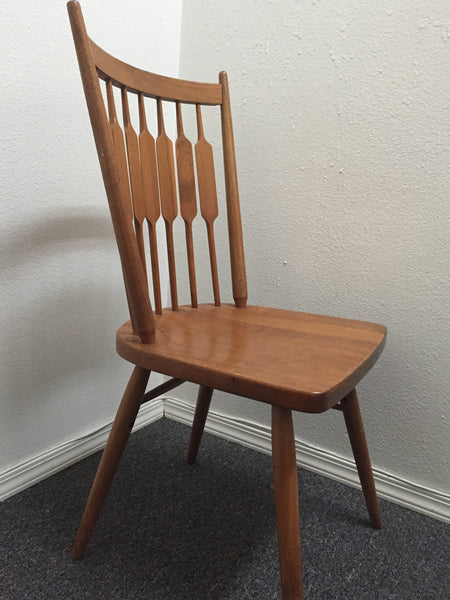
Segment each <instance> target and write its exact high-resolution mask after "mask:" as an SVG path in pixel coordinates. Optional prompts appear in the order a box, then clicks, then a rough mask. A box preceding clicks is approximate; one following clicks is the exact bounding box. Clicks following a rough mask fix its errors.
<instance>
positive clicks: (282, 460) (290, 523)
mask: <svg viewBox="0 0 450 600" xmlns="http://www.w3.org/2000/svg"><path fill="white" fill-rule="evenodd" d="M272 461H273V479H274V481H273V487H274V493H275V513H276V520H277V534H278V553H279V558H280V577H281V594H282V596H281V597H282V600H302V598H303V592H302V573H301V553H300V519H299V506H298V486H297V464H296V459H295V439H294V427H293V424H292V413H291V411H290V410H289V409H287V408H281V407H279V406H272Z"/></svg>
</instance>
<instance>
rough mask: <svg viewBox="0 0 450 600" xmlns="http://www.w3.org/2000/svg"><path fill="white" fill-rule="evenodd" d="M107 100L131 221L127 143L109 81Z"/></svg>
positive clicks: (125, 200) (121, 179) (123, 195)
mask: <svg viewBox="0 0 450 600" xmlns="http://www.w3.org/2000/svg"><path fill="white" fill-rule="evenodd" d="M106 98H107V101H108V113H109V122H110V124H111V132H112V137H113V142H114V153H115V155H116V164H117V168H118V171H119V178H120V184H121V188H122V198H123V199H124V207H125V209H126V211H127V216H128V217H129V219H130V221H132V220H133V210H132V207H131V194H130V184H129V180H128V167H127V155H126V152H125V142H124V139H123V132H122V129H121V128H120V125H119V121H118V120H117V113H116V105H115V103H114V90H113V85H112V81H111V80H110V79H108V81H107V82H106Z"/></svg>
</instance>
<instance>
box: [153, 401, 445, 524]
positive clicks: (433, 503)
mask: <svg viewBox="0 0 450 600" xmlns="http://www.w3.org/2000/svg"><path fill="white" fill-rule="evenodd" d="M164 414H165V416H166V417H168V418H170V419H174V420H176V421H181V422H182V423H188V424H191V423H192V418H193V414H194V409H193V406H192V405H190V404H188V403H187V402H184V401H182V400H179V399H176V398H166V399H165V401H164ZM205 431H209V432H210V433H213V434H215V435H218V436H220V437H223V438H225V439H227V440H230V441H234V442H237V443H239V444H242V445H244V446H248V447H249V448H253V449H255V450H259V451H261V452H265V453H267V454H270V453H271V435H270V428H269V427H265V426H264V425H261V424H259V423H251V422H249V421H244V420H242V419H236V418H234V417H230V416H225V415H221V414H219V413H217V412H214V411H212V410H210V411H209V413H208V419H207V422H206V427H205ZM295 446H296V455H297V463H298V465H299V466H301V467H304V468H305V469H308V470H310V471H314V472H315V473H319V474H320V475H324V476H325V477H330V478H331V479H335V480H336V481H340V482H341V483H345V484H347V485H350V486H352V487H357V488H359V487H360V484H359V478H358V473H357V471H356V467H355V463H354V462H353V460H349V459H348V458H345V457H342V456H338V455H336V454H333V453H331V452H328V451H325V450H321V449H320V448H315V447H314V446H311V445H309V444H305V443H303V442H301V441H300V440H296V443H295ZM373 474H374V478H375V483H376V487H377V493H378V495H379V496H380V498H384V499H386V500H389V501H390V502H394V503H395V504H400V505H401V506H405V507H406V508H409V509H411V510H415V511H417V512H420V513H422V514H425V515H428V516H430V517H434V518H435V519H439V520H440V521H444V522H446V523H450V496H449V495H447V494H443V493H442V492H438V491H436V490H433V489H430V488H426V487H423V486H420V485H417V484H415V483H412V482H411V481H408V480H406V479H402V478H400V477H397V476H395V475H392V474H390V473H386V472H384V471H380V470H379V469H376V468H374V469H373Z"/></svg>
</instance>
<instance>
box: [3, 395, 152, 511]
mask: <svg viewBox="0 0 450 600" xmlns="http://www.w3.org/2000/svg"><path fill="white" fill-rule="evenodd" d="M163 414H164V406H163V400H162V399H161V398H156V400H152V401H150V402H148V403H147V404H145V405H144V406H143V407H142V408H141V410H140V411H139V414H138V417H137V419H136V422H135V424H134V429H133V430H134V431H136V430H138V429H140V428H141V427H144V426H145V425H148V424H149V423H152V422H153V421H156V420H157V419H160V418H161V417H162V416H163ZM111 426H112V422H111V423H108V424H107V425H105V426H103V427H101V428H100V429H97V430H96V431H93V432H91V433H88V434H87V435H85V436H83V437H82V438H78V439H76V440H72V441H70V442H66V443H65V444H62V445H61V446H58V447H56V448H52V449H51V450H49V451H47V452H43V453H41V454H39V455H38V456H35V457H34V458H32V459H30V460H27V461H25V462H23V463H21V464H19V465H17V466H15V467H13V468H12V469H9V470H8V471H4V472H3V473H0V501H3V500H6V499H7V498H9V497H10V496H13V495H14V494H17V493H19V492H21V491H22V490H25V489H26V488H28V487H30V486H32V485H34V484H35V483H38V482H39V481H42V480H43V479H45V478H46V477H50V475H54V474H55V473H57V472H58V471H62V470H63V469H65V468H66V467H69V466H70V465H73V464H74V463H76V462H78V461H79V460H82V459H83V458H86V457H87V456H89V455H90V454H93V453H94V452H97V450H101V449H102V448H103V447H104V446H105V444H106V440H107V438H108V434H109V431H110V429H111Z"/></svg>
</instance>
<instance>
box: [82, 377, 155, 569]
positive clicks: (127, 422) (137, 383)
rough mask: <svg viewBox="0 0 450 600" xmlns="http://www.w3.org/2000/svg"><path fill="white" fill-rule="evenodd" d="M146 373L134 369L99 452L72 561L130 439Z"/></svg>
mask: <svg viewBox="0 0 450 600" xmlns="http://www.w3.org/2000/svg"><path fill="white" fill-rule="evenodd" d="M149 376H150V371H147V370H146V369H142V368H141V367H135V368H134V370H133V373H132V375H131V378H130V381H129V382H128V385H127V387H126V390H125V393H124V395H123V398H122V402H121V403H120V406H119V409H118V411H117V414H116V417H115V419H114V423H113V426H112V429H111V432H110V434H109V437H108V442H107V443H106V447H105V449H104V451H103V455H102V458H101V460H100V464H99V467H98V469H97V474H96V476H95V479H94V483H93V484H92V488H91V492H90V494H89V498H88V500H87V503H86V507H85V509H84V513H83V517H82V519H81V523H80V525H79V527H78V532H77V535H76V538H75V542H74V544H73V547H72V553H71V556H72V558H74V559H76V558H81V557H82V556H83V554H84V551H85V549H86V546H87V544H88V542H89V539H90V537H91V534H92V531H93V529H94V526H95V523H96V522H97V519H98V516H99V514H100V511H101V509H102V507H103V504H104V503H105V500H106V496H107V494H108V490H109V487H110V485H111V482H112V480H113V477H114V474H115V472H116V470H117V467H118V466H119V462H120V459H121V457H122V454H123V451H124V449H125V446H126V443H127V441H128V438H129V437H130V433H131V430H132V428H133V425H134V421H135V419H136V416H137V414H138V411H139V407H140V406H141V402H142V398H143V396H144V393H145V389H146V387H147V382H148V378H149Z"/></svg>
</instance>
